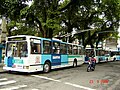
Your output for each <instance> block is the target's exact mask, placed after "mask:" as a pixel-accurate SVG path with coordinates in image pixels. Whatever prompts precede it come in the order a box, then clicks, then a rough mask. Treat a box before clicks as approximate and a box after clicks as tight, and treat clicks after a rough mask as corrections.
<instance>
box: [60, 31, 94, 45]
mask: <svg viewBox="0 0 120 90" xmlns="http://www.w3.org/2000/svg"><path fill="white" fill-rule="evenodd" d="M94 30H96V29H86V30H80V31H75V30H73V31H72V32H71V33H67V34H65V35H60V36H59V35H58V37H59V38H63V37H66V38H67V43H68V42H69V37H70V36H72V37H73V36H74V35H75V34H79V33H82V32H87V31H94Z"/></svg>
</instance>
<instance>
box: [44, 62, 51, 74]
mask: <svg viewBox="0 0 120 90" xmlns="http://www.w3.org/2000/svg"><path fill="white" fill-rule="evenodd" d="M50 70H51V64H50V62H45V64H44V65H43V72H44V73H48V72H50Z"/></svg>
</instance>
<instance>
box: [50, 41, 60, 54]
mask: <svg viewBox="0 0 120 90" xmlns="http://www.w3.org/2000/svg"><path fill="white" fill-rule="evenodd" d="M52 52H53V53H54V54H60V42H53V47H52Z"/></svg>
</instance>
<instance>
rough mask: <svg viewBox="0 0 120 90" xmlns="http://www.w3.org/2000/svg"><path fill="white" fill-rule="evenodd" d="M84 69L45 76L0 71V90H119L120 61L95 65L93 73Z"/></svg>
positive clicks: (64, 70) (74, 69) (84, 67)
mask: <svg viewBox="0 0 120 90" xmlns="http://www.w3.org/2000/svg"><path fill="white" fill-rule="evenodd" d="M86 67H87V64H84V65H82V66H78V67H77V68H72V67H68V68H64V69H57V70H52V71H51V72H50V73H47V74H44V73H43V72H36V73H31V74H24V73H16V72H13V73H8V72H4V71H0V72H1V73H0V90H5V89H6V90H7V89H8V90H10V89H11V90H14V89H15V90H16V89H18V90H62V89H63V90H120V87H119V85H120V61H116V62H108V63H100V64H97V65H96V70H95V71H93V72H86ZM0 70H1V69H0Z"/></svg>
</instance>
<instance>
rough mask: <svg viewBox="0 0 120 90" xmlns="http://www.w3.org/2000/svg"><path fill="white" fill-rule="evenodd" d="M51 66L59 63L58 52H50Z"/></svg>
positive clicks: (59, 56)
mask: <svg viewBox="0 0 120 90" xmlns="http://www.w3.org/2000/svg"><path fill="white" fill-rule="evenodd" d="M51 58H52V66H56V65H61V55H60V54H52V56H51Z"/></svg>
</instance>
